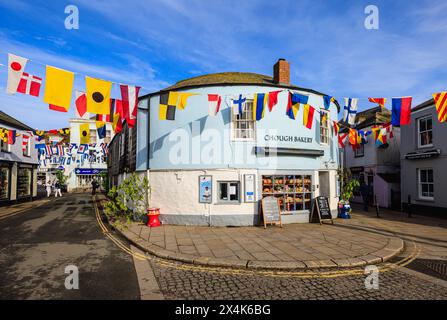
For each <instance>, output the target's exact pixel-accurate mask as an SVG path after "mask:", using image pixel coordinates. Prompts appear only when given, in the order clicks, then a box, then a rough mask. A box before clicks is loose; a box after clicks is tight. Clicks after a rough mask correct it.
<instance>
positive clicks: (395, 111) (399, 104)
mask: <svg viewBox="0 0 447 320" xmlns="http://www.w3.org/2000/svg"><path fill="white" fill-rule="evenodd" d="M411 101H412V98H411V97H404V98H393V100H392V105H393V107H392V110H391V124H392V125H393V126H397V127H398V126H401V125H407V124H410V122H411Z"/></svg>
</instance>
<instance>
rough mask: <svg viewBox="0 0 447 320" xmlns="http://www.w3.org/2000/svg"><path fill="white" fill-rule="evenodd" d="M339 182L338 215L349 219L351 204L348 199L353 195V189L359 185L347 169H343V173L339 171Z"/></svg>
mask: <svg viewBox="0 0 447 320" xmlns="http://www.w3.org/2000/svg"><path fill="white" fill-rule="evenodd" d="M339 177H341V179H340V183H341V194H340V201H339V203H338V211H339V213H338V217H339V218H342V219H350V218H351V216H350V215H349V213H350V212H351V210H352V209H351V205H350V203H349V201H350V200H351V199H352V198H353V197H354V191H355V189H356V188H358V187H359V186H360V182H359V180H358V179H355V178H353V177H352V174H351V172H350V171H349V170H345V171H344V172H343V173H340V172H339Z"/></svg>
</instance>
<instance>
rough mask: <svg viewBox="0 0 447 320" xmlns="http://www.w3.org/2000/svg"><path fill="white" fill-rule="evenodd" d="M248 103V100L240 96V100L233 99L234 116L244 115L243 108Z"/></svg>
mask: <svg viewBox="0 0 447 320" xmlns="http://www.w3.org/2000/svg"><path fill="white" fill-rule="evenodd" d="M246 101H247V99H246V98H243V97H242V95H241V94H240V95H239V98H238V99H237V100H236V99H233V114H236V115H237V114H238V115H242V113H243V110H242V108H243V106H244V105H245V102H246Z"/></svg>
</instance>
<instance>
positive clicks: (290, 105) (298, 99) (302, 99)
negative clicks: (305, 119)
mask: <svg viewBox="0 0 447 320" xmlns="http://www.w3.org/2000/svg"><path fill="white" fill-rule="evenodd" d="M308 101H309V96H305V95H302V94H299V93H291V92H289V100H288V102H287V110H286V114H287V115H288V116H289V118H290V119H293V120H295V119H296V114H297V113H298V110H299V108H300V104H307V103H308Z"/></svg>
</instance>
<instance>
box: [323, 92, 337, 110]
mask: <svg viewBox="0 0 447 320" xmlns="http://www.w3.org/2000/svg"><path fill="white" fill-rule="evenodd" d="M334 101H335V99H334V97H331V96H328V95H325V96H323V102H324V109H326V110H329V108H330V106H331V102H334Z"/></svg>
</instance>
